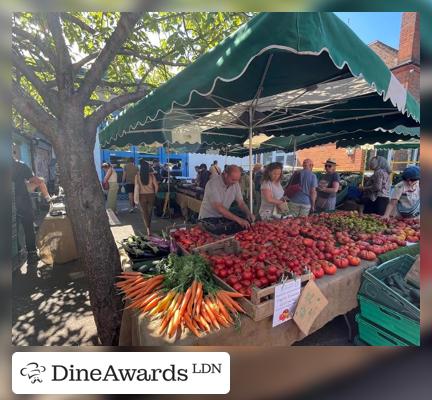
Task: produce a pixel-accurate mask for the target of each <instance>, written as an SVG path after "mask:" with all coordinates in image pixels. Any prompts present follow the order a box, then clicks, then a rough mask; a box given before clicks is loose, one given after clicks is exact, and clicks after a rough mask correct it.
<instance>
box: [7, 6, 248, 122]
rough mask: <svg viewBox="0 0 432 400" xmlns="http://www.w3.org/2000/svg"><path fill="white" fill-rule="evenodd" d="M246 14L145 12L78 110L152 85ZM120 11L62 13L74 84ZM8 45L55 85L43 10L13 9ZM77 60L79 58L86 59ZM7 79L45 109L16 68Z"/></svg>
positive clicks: (86, 111) (50, 40)
mask: <svg viewBox="0 0 432 400" xmlns="http://www.w3.org/2000/svg"><path fill="white" fill-rule="evenodd" d="M250 16H251V15H249V14H246V13H234V12H228V13H221V12H215V13H201V12H197V13H193V12H159V13H155V12H146V13H143V15H142V18H141V20H140V21H139V22H138V23H137V25H136V26H135V29H134V30H133V32H132V33H131V34H130V37H129V39H128V40H127V41H126V42H125V44H124V45H123V48H122V50H121V51H120V52H119V53H118V54H117V55H116V57H115V59H114V60H113V62H112V63H111V64H110V65H109V67H108V69H107V71H106V73H105V75H104V77H103V81H102V83H101V84H100V85H99V86H98V87H97V89H96V90H95V92H94V93H93V94H92V96H91V101H89V104H87V105H85V107H84V109H83V113H84V116H89V115H91V114H92V113H93V112H94V111H95V110H96V109H97V108H98V107H100V105H101V104H103V103H102V102H106V101H108V100H110V99H112V98H113V97H115V96H118V95H122V94H125V93H133V92H135V91H136V90H137V89H139V88H142V87H144V86H147V87H149V88H150V89H151V88H156V87H158V86H160V85H161V84H163V83H164V82H166V81H167V80H168V79H170V78H171V77H172V76H173V75H175V74H176V73H178V72H179V70H180V69H181V68H183V67H184V66H186V65H188V64H189V63H191V62H193V61H194V60H195V59H196V58H197V57H199V56H200V55H201V54H203V53H204V52H206V51H207V50H209V49H210V48H212V47H213V46H215V45H216V44H218V43H219V42H220V41H221V40H223V39H224V37H226V36H227V35H229V34H230V33H232V32H233V31H235V30H236V29H237V28H238V27H239V26H240V25H242V24H243V23H244V22H246V21H247V20H248V18H250ZM119 18H120V13H118V12H116V13H106V12H71V13H62V15H61V21H62V29H63V36H64V38H65V42H66V45H67V47H68V51H69V53H70V56H71V59H72V63H73V64H74V65H75V68H74V87H75V89H78V88H79V87H80V84H81V83H82V80H83V78H84V76H85V73H86V71H87V70H88V69H89V68H90V66H91V63H92V62H93V61H94V59H95V58H96V56H97V55H98V54H99V53H100V52H101V50H102V49H103V48H104V47H105V45H106V44H107V41H108V40H109V38H110V36H111V35H112V33H113V32H114V30H115V28H116V26H117V23H118V21H119ZM12 47H13V49H14V50H15V51H16V52H17V53H19V54H20V55H22V56H23V58H24V59H25V63H26V65H27V66H28V67H29V68H30V69H31V70H32V71H33V72H34V73H35V75H36V76H37V77H38V78H39V79H40V80H41V81H42V82H44V83H45V84H47V85H48V86H49V87H50V88H52V89H54V90H56V71H55V69H54V67H53V65H52V63H51V62H50V58H49V54H54V55H55V43H54V40H53V37H52V34H51V32H50V30H49V25H48V21H47V15H46V14H44V13H29V12H21V13H15V14H14V16H13V21H12ZM86 59H87V61H88V62H87V63H86V62H82V60H86ZM13 81H14V82H16V83H18V85H19V86H20V87H21V88H22V89H23V90H24V91H25V93H26V94H28V95H29V96H30V97H31V98H33V99H35V100H36V101H37V102H38V104H40V105H42V107H43V109H44V110H45V111H46V112H48V113H49V112H50V110H49V107H48V105H47V104H45V103H44V101H43V99H42V97H41V96H40V93H39V92H38V90H37V88H35V87H34V85H33V84H32V83H31V82H30V80H29V79H27V78H26V77H25V74H23V73H22V72H21V71H19V69H18V68H15V67H14V68H13Z"/></svg>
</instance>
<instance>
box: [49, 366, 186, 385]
mask: <svg viewBox="0 0 432 400" xmlns="http://www.w3.org/2000/svg"><path fill="white" fill-rule="evenodd" d="M52 367H53V381H54V382H60V381H70V382H89V381H96V382H97V381H105V382H108V381H109V382H117V381H118V382H120V381H123V382H125V381H148V382H150V381H166V382H168V381H187V380H188V375H187V372H188V371H187V369H182V368H179V369H176V366H175V365H174V364H170V366H169V368H165V369H160V368H152V369H145V368H115V367H113V366H112V365H109V366H108V367H107V368H106V369H100V368H94V369H87V368H75V367H74V366H73V365H70V366H69V368H68V367H65V366H64V365H53V366H52Z"/></svg>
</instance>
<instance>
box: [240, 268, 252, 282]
mask: <svg viewBox="0 0 432 400" xmlns="http://www.w3.org/2000/svg"><path fill="white" fill-rule="evenodd" d="M242 277H243V279H246V280H251V279H252V277H253V274H252V272H251V271H250V270H245V271H243V274H242Z"/></svg>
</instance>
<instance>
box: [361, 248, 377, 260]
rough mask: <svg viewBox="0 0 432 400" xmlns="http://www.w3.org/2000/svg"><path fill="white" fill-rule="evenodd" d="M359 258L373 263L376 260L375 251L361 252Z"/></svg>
mask: <svg viewBox="0 0 432 400" xmlns="http://www.w3.org/2000/svg"><path fill="white" fill-rule="evenodd" d="M359 257H360V258H362V259H363V260H368V261H373V260H375V259H376V254H375V253H374V252H373V251H369V250H361V251H360V253H359Z"/></svg>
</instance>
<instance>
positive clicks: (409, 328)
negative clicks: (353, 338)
mask: <svg viewBox="0 0 432 400" xmlns="http://www.w3.org/2000/svg"><path fill="white" fill-rule="evenodd" d="M358 299H359V303H360V313H361V316H362V317H364V318H366V319H367V320H369V321H371V322H373V323H375V324H377V325H378V326H382V327H383V328H385V329H387V330H388V331H390V332H392V333H394V334H395V335H397V336H399V337H401V338H402V339H405V340H407V341H408V342H410V343H412V344H414V345H417V346H419V345H420V323H419V322H417V321H414V320H412V319H410V318H408V317H405V316H404V315H402V314H400V313H398V312H397V311H394V310H391V309H390V308H388V307H386V306H383V305H381V304H378V303H375V302H374V301H373V300H370V299H367V298H366V297H364V296H361V295H359V296H358Z"/></svg>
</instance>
